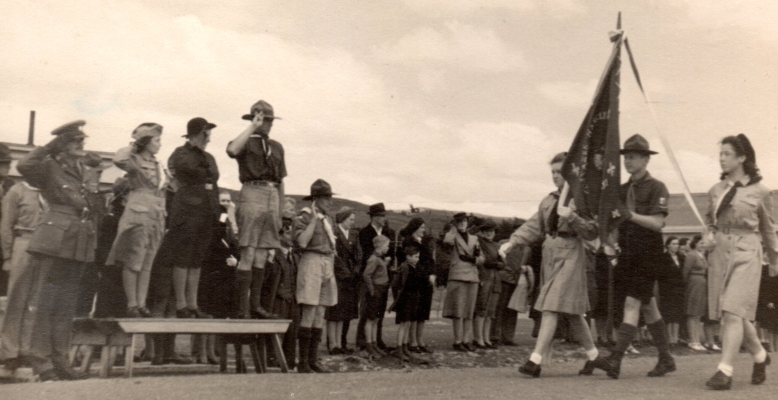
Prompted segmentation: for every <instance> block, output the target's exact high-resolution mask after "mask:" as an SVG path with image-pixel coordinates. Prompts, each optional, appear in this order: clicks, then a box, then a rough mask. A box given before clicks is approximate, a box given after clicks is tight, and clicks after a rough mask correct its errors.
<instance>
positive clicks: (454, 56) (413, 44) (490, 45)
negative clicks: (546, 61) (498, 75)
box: [376, 21, 524, 72]
mask: <svg viewBox="0 0 778 400" xmlns="http://www.w3.org/2000/svg"><path fill="white" fill-rule="evenodd" d="M376 56H377V57H378V58H379V59H380V60H382V61H386V62H397V63H404V64H409V65H412V66H415V65H417V64H419V63H428V62H429V63H436V64H446V65H448V66H450V67H453V68H462V69H469V70H476V71H479V70H482V71H487V72H506V71H515V70H517V69H519V68H521V67H523V66H524V58H523V56H522V54H521V53H520V52H519V51H518V50H516V49H513V48H511V47H509V46H508V45H507V44H506V43H505V42H504V41H503V40H502V39H501V38H500V37H499V36H498V35H497V34H496V33H495V32H494V31H493V30H491V29H484V28H476V27H473V26H470V25H467V24H463V23H461V22H458V21H449V22H446V23H445V25H444V27H443V28H442V29H440V30H438V29H434V28H430V27H426V28H421V29H418V30H416V31H414V32H412V33H410V34H408V35H406V36H403V37H402V38H400V39H399V40H398V41H397V42H396V43H393V44H391V45H389V46H385V47H380V48H378V50H377V51H376Z"/></svg>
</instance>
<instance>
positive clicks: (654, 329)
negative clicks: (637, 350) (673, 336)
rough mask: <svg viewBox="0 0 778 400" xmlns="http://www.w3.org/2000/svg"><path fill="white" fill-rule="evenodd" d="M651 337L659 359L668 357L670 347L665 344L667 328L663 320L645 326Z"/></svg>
mask: <svg viewBox="0 0 778 400" xmlns="http://www.w3.org/2000/svg"><path fill="white" fill-rule="evenodd" d="M646 327H647V328H648V331H649V332H650V333H651V337H652V338H653V339H654V346H656V349H657V350H659V357H668V356H670V345H669V344H668V342H667V327H666V326H665V320H663V319H660V320H659V321H656V322H654V323H653V324H646Z"/></svg>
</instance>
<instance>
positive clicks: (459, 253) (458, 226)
mask: <svg viewBox="0 0 778 400" xmlns="http://www.w3.org/2000/svg"><path fill="white" fill-rule="evenodd" d="M443 243H444V244H445V245H446V246H449V247H453V248H454V251H453V252H452V253H453V255H452V261H451V266H450V268H449V272H448V286H447V288H446V300H445V301H444V303H443V317H444V318H451V319H452V322H453V323H452V328H453V330H454V349H455V350H458V351H475V346H473V344H472V343H471V342H472V340H473V313H474V312H475V301H476V297H477V296H478V267H477V266H476V264H481V263H482V262H483V257H482V256H481V247H480V245H479V244H478V238H477V237H476V236H474V235H470V234H469V233H467V214H465V213H457V214H456V215H454V224H452V226H451V229H450V230H449V231H448V232H446V234H445V236H444V237H443Z"/></svg>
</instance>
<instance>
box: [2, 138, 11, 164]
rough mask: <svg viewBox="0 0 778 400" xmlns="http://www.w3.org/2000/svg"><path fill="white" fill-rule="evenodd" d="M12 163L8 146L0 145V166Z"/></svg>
mask: <svg viewBox="0 0 778 400" xmlns="http://www.w3.org/2000/svg"><path fill="white" fill-rule="evenodd" d="M11 161H13V158H12V157H11V149H9V148H8V146H6V145H4V144H2V143H0V164H8V163H10V162H11Z"/></svg>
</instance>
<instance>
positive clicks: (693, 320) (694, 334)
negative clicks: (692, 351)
mask: <svg viewBox="0 0 778 400" xmlns="http://www.w3.org/2000/svg"><path fill="white" fill-rule="evenodd" d="M698 323H699V318H697V317H693V316H689V317H688V318H686V330H688V331H689V347H692V346H694V345H699V344H700V332H699V331H698V330H697V329H698V325H699V324H698Z"/></svg>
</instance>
